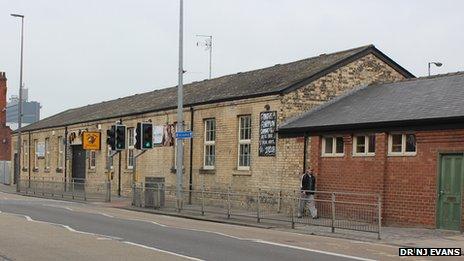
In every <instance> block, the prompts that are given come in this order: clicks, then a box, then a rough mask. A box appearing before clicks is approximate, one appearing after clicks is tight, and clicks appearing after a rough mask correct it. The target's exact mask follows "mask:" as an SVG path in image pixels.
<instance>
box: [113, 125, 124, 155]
mask: <svg viewBox="0 0 464 261" xmlns="http://www.w3.org/2000/svg"><path fill="white" fill-rule="evenodd" d="M115 126H116V127H115V128H116V136H115V138H114V140H115V147H116V150H124V149H126V126H125V125H121V124H116V125H115Z"/></svg>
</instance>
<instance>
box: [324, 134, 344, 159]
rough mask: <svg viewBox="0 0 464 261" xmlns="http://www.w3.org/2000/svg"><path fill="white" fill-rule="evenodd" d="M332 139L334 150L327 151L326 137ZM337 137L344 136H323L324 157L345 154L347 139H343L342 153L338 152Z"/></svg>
mask: <svg viewBox="0 0 464 261" xmlns="http://www.w3.org/2000/svg"><path fill="white" fill-rule="evenodd" d="M330 138H331V139H332V152H330V153H326V151H325V143H326V139H330ZM337 138H342V139H343V136H341V135H335V136H322V149H321V151H322V156H323V157H343V156H345V141H344V140H343V152H342V153H337Z"/></svg>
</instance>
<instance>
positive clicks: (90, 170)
mask: <svg viewBox="0 0 464 261" xmlns="http://www.w3.org/2000/svg"><path fill="white" fill-rule="evenodd" d="M96 172H97V170H96V169H95V168H93V169H89V173H96Z"/></svg>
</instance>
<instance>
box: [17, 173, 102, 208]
mask: <svg viewBox="0 0 464 261" xmlns="http://www.w3.org/2000/svg"><path fill="white" fill-rule="evenodd" d="M19 190H20V193H22V194H24V195H32V196H41V197H52V198H61V199H72V200H83V201H106V202H109V201H111V183H110V182H100V183H98V182H92V183H87V182H86V181H85V180H84V179H71V180H69V181H67V182H64V181H63V180H60V179H51V178H48V179H47V178H41V179H30V180H29V179H25V180H21V181H20V183H19Z"/></svg>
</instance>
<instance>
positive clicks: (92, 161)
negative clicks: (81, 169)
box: [89, 150, 97, 169]
mask: <svg viewBox="0 0 464 261" xmlns="http://www.w3.org/2000/svg"><path fill="white" fill-rule="evenodd" d="M96 166H97V152H96V151H94V150H91V151H90V152H89V169H95V167H96Z"/></svg>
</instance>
